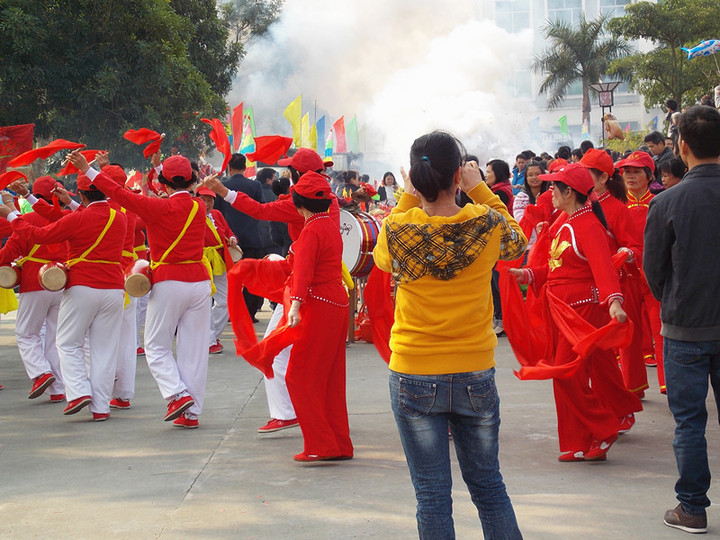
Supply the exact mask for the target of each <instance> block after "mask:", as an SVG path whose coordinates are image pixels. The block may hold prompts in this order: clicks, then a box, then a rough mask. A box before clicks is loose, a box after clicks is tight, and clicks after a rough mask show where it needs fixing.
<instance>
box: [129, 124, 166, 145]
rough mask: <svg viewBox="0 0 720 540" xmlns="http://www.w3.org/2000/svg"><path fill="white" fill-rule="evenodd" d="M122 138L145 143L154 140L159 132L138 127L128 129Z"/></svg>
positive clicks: (158, 135) (158, 136)
mask: <svg viewBox="0 0 720 540" xmlns="http://www.w3.org/2000/svg"><path fill="white" fill-rule="evenodd" d="M123 138H124V139H127V140H128V141H130V142H134V143H135V144H145V143H149V142H151V141H156V140H158V139H159V138H160V134H159V133H158V132H157V131H153V130H152V129H148V128H140V129H128V130H127V131H126V132H125V133H124V134H123Z"/></svg>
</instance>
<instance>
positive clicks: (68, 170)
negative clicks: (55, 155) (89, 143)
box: [55, 150, 100, 176]
mask: <svg viewBox="0 0 720 540" xmlns="http://www.w3.org/2000/svg"><path fill="white" fill-rule="evenodd" d="M98 152H100V150H81V151H80V153H81V154H82V155H83V156H85V159H87V161H88V163H91V162H92V161H93V160H94V159H95V156H97V154H98ZM79 172H80V171H79V170H78V168H77V167H76V166H75V165H73V164H72V163H69V162H68V164H67V165H65V166H64V167H63V168H62V169H60V171H58V172H57V173H55V176H67V175H68V174H75V173H79Z"/></svg>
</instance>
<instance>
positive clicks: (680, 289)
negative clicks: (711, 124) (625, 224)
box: [643, 164, 720, 341]
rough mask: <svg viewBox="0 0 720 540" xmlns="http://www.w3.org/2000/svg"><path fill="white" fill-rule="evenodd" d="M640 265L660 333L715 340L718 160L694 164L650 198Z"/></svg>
mask: <svg viewBox="0 0 720 540" xmlns="http://www.w3.org/2000/svg"><path fill="white" fill-rule="evenodd" d="M643 269H644V270H645V276H646V277H647V281H648V285H650V290H651V291H652V293H653V295H654V296H655V298H657V299H658V300H660V302H661V304H662V307H661V311H660V318H661V319H662V332H661V333H662V335H663V336H665V337H668V338H670V339H675V340H680V341H714V340H720V165H714V164H712V165H697V166H695V167H693V169H692V170H691V171H689V172H688V173H687V174H686V175H685V177H684V178H683V181H682V182H680V183H679V184H678V185H676V186H673V187H672V188H671V189H668V190H666V191H664V192H662V193H660V194H659V195H657V196H656V197H655V198H654V199H653V200H651V201H650V208H649V210H648V216H647V223H646V225H645V248H644V252H643Z"/></svg>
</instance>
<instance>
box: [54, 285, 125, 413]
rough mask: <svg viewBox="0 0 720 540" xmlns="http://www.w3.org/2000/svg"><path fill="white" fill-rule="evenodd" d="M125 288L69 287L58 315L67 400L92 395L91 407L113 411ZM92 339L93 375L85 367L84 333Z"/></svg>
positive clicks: (104, 411) (91, 363)
mask: <svg viewBox="0 0 720 540" xmlns="http://www.w3.org/2000/svg"><path fill="white" fill-rule="evenodd" d="M123 300H124V291H123V290H122V289H93V288H91V287H85V286H83V285H76V286H74V287H70V288H69V289H66V290H65V292H64V293H63V297H62V301H61V302H60V312H59V315H58V329H57V348H58V353H59V354H60V365H61V367H62V374H63V380H64V382H65V392H66V394H67V400H68V401H72V400H74V399H77V398H79V397H82V396H91V397H92V403H90V410H91V411H92V412H96V413H107V412H109V411H110V397H111V394H112V387H113V379H114V378H115V367H116V365H117V354H118V344H119V340H120V327H121V320H122V309H123ZM86 334H87V335H88V338H89V342H90V358H91V361H90V375H89V377H88V372H87V370H86V367H85V356H84V351H83V347H84V345H85V335H86Z"/></svg>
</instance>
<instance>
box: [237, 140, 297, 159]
mask: <svg viewBox="0 0 720 540" xmlns="http://www.w3.org/2000/svg"><path fill="white" fill-rule="evenodd" d="M292 143H293V139H292V137H281V136H280V135H266V136H264V137H255V151H254V152H250V153H249V154H246V155H245V157H247V158H248V159H249V160H250V161H262V162H263V163H267V164H268V165H275V162H276V161H277V160H278V159H280V158H281V157H282V156H283V154H285V152H287V151H288V148H290V146H291V145H292Z"/></svg>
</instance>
